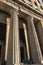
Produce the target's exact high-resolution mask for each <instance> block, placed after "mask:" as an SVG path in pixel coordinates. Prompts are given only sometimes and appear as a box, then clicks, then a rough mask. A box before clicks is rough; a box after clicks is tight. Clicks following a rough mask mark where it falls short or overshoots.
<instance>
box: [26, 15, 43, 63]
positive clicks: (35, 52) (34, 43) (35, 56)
mask: <svg viewBox="0 0 43 65" xmlns="http://www.w3.org/2000/svg"><path fill="white" fill-rule="evenodd" d="M27 27H28V38H29V43H30V51H31V57H32V60H33V63H40V60H41V59H42V55H41V50H40V46H39V41H38V38H37V34H36V30H35V26H34V22H33V18H32V17H31V16H29V17H28V18H27Z"/></svg>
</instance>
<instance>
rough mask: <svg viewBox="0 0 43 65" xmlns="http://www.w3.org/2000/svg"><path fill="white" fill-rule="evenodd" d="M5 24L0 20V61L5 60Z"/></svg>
mask: <svg viewBox="0 0 43 65" xmlns="http://www.w3.org/2000/svg"><path fill="white" fill-rule="evenodd" d="M5 40H6V24H5V23H1V22H0V62H2V61H4V60H5V42H6V41H5Z"/></svg>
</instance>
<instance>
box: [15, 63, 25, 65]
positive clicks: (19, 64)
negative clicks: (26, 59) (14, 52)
mask: <svg viewBox="0 0 43 65" xmlns="http://www.w3.org/2000/svg"><path fill="white" fill-rule="evenodd" d="M14 65H24V64H23V63H16V64H14Z"/></svg>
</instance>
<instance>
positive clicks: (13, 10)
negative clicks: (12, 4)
mask: <svg viewBox="0 0 43 65" xmlns="http://www.w3.org/2000/svg"><path fill="white" fill-rule="evenodd" d="M14 12H16V13H17V15H18V14H19V12H18V10H17V9H11V10H10V14H11V13H14Z"/></svg>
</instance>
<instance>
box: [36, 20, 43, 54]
mask: <svg viewBox="0 0 43 65" xmlns="http://www.w3.org/2000/svg"><path fill="white" fill-rule="evenodd" d="M35 27H36V30H37V34H38V38H39V41H40V46H41V50H42V53H43V27H42V25H41V21H38V22H37V21H36V22H35Z"/></svg>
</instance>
